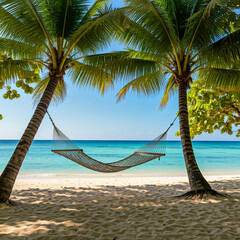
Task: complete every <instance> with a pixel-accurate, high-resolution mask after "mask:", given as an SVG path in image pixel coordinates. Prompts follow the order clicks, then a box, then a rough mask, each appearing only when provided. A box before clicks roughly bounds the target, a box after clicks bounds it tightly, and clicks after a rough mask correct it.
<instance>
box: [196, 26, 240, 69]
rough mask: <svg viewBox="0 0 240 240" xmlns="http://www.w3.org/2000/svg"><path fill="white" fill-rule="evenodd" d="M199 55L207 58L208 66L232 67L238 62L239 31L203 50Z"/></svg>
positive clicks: (239, 48)
mask: <svg viewBox="0 0 240 240" xmlns="http://www.w3.org/2000/svg"><path fill="white" fill-rule="evenodd" d="M199 55H200V56H201V57H202V58H207V60H208V62H209V64H211V65H215V66H216V65H220V66H224V65H225V66H232V65H233V64H234V63H237V62H240V30H238V31H235V32H233V33H231V34H229V35H227V36H225V37H224V38H221V39H220V40H218V41H216V42H215V43H213V44H212V45H210V46H208V47H206V48H203V49H202V50H201V51H200V52H199Z"/></svg>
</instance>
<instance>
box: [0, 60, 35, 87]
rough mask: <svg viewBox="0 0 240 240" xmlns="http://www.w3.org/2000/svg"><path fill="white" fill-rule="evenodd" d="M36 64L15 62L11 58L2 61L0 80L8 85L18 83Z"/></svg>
mask: <svg viewBox="0 0 240 240" xmlns="http://www.w3.org/2000/svg"><path fill="white" fill-rule="evenodd" d="M34 68H36V64H33V63H29V62H28V61H24V60H13V59H11V58H10V57H7V58H5V59H0V79H1V80H2V81H4V82H6V83H8V82H10V83H11V82H12V81H16V80H18V79H19V78H21V77H22V76H24V74H25V72H26V70H33V69H34Z"/></svg>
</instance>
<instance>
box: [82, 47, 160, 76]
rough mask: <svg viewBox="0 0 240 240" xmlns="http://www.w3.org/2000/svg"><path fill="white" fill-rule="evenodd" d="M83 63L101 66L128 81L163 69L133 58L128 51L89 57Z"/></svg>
mask: <svg viewBox="0 0 240 240" xmlns="http://www.w3.org/2000/svg"><path fill="white" fill-rule="evenodd" d="M83 61H84V62H85V63H88V64H90V65H95V66H101V67H103V68H104V69H106V70H107V71H110V72H111V74H113V75H114V76H120V77H122V78H126V79H127V78H129V77H132V78H137V77H140V76H142V75H144V74H148V73H151V72H155V71H158V70H160V69H161V66H159V65H158V64H157V63H156V62H155V61H153V60H146V59H144V60H143V59H136V58H131V56H130V52H127V51H122V52H112V53H107V54H97V55H92V56H87V57H85V58H84V60H83Z"/></svg>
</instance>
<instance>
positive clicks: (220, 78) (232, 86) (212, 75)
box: [200, 68, 240, 92]
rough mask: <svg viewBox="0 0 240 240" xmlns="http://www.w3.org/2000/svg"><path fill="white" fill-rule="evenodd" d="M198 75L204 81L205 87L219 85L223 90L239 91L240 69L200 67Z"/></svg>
mask: <svg viewBox="0 0 240 240" xmlns="http://www.w3.org/2000/svg"><path fill="white" fill-rule="evenodd" d="M200 77H201V78H202V79H203V80H204V81H205V84H206V86H207V87H211V86H213V87H220V88H222V89H224V90H230V91H234V92H240V70H229V69H220V68H208V69H202V70H201V71H200Z"/></svg>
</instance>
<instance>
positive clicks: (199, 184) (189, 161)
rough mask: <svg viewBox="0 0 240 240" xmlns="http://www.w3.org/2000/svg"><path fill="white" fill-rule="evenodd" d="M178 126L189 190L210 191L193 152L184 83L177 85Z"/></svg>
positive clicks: (185, 84) (185, 85)
mask: <svg viewBox="0 0 240 240" xmlns="http://www.w3.org/2000/svg"><path fill="white" fill-rule="evenodd" d="M179 125H180V136H181V141H182V149H183V155H184V160H185V165H186V169H187V174H188V179H189V184H190V188H191V190H192V191H199V190H210V189H211V186H210V185H209V183H208V182H207V181H206V179H205V178H204V177H203V175H202V173H201V171H200V169H199V167H198V165H197V162H196V159H195V156H194V152H193V147H192V142H191V137H190V130H189V120H188V108H187V83H186V82H184V81H182V82H180V83H179Z"/></svg>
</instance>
